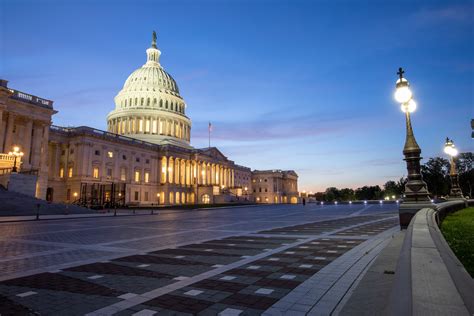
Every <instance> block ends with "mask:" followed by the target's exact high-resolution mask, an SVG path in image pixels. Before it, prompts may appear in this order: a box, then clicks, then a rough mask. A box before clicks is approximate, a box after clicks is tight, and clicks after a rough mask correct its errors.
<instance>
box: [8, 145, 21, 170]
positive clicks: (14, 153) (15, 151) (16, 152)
mask: <svg viewBox="0 0 474 316" xmlns="http://www.w3.org/2000/svg"><path fill="white" fill-rule="evenodd" d="M8 155H9V156H13V157H15V159H14V160H13V169H12V172H17V168H16V159H17V158H18V157H23V152H21V151H20V147H18V146H14V147H13V151H10V152H9V153H8Z"/></svg>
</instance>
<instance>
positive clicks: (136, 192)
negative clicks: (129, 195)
mask: <svg viewBox="0 0 474 316" xmlns="http://www.w3.org/2000/svg"><path fill="white" fill-rule="evenodd" d="M138 197H139V196H138V191H135V201H138Z"/></svg>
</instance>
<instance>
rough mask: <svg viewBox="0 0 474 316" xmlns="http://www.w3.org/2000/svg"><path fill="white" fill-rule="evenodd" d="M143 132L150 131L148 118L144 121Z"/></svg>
mask: <svg viewBox="0 0 474 316" xmlns="http://www.w3.org/2000/svg"><path fill="white" fill-rule="evenodd" d="M145 132H147V133H149V132H150V120H146V121H145Z"/></svg>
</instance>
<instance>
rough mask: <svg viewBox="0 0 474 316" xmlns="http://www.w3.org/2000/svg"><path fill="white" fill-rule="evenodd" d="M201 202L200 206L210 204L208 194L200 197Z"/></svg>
mask: <svg viewBox="0 0 474 316" xmlns="http://www.w3.org/2000/svg"><path fill="white" fill-rule="evenodd" d="M201 202H202V204H210V203H211V197H210V196H209V194H203V195H202V196H201Z"/></svg>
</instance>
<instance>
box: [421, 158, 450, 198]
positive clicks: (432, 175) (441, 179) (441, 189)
mask: <svg viewBox="0 0 474 316" xmlns="http://www.w3.org/2000/svg"><path fill="white" fill-rule="evenodd" d="M421 174H422V176H423V180H424V181H425V182H426V184H427V185H428V191H430V193H431V194H433V195H435V196H442V195H447V194H448V193H449V162H448V160H447V159H444V158H441V157H435V158H430V159H429V160H428V161H427V162H426V163H425V164H424V165H422V166H421Z"/></svg>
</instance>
